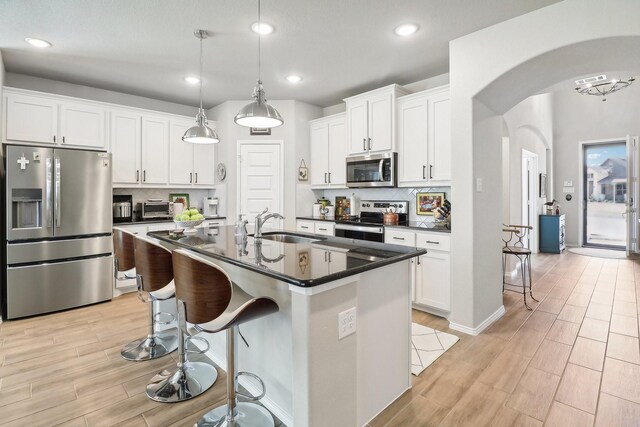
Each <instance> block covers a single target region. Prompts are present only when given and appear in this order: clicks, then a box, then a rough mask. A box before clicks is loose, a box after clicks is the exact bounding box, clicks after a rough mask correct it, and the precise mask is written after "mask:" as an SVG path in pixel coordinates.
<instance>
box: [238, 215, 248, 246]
mask: <svg viewBox="0 0 640 427" xmlns="http://www.w3.org/2000/svg"><path fill="white" fill-rule="evenodd" d="M248 223H249V221H247V220H246V219H242V214H240V215H238V221H237V222H236V232H235V236H236V243H239V242H242V241H243V240H247V224H248Z"/></svg>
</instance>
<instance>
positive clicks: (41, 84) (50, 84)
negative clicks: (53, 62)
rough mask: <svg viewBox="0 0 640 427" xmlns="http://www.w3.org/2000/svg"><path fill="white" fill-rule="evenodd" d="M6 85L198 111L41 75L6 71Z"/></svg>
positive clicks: (167, 110)
mask: <svg viewBox="0 0 640 427" xmlns="http://www.w3.org/2000/svg"><path fill="white" fill-rule="evenodd" d="M4 86H9V87H15V88H20V89H29V90H36V91H39V92H46V93H54V94H56V95H65V96H73V97H76V98H83V99H90V100H92V101H101V102H109V103H113V104H119V105H126V106H129V107H137V108H144V109H148V110H155V111H162V112H164V113H172V114H180V115H184V116H195V114H196V112H197V111H198V108H197V107H193V106H190V105H182V104H175V103H173V102H166V101H159V100H157V99H151V98H144V97H142V96H135V95H129V94H126V93H121V92H113V91H110V90H104V89H97V88H94V87H90V86H82V85H76V84H71V83H65V82H60V81H56V80H49V79H43V78H40V77H33V76H27V75H25V74H15V73H6V79H5V81H4Z"/></svg>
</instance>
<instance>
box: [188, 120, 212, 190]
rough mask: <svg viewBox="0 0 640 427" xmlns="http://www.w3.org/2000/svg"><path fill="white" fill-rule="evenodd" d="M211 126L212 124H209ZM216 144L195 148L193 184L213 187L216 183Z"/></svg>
mask: <svg viewBox="0 0 640 427" xmlns="http://www.w3.org/2000/svg"><path fill="white" fill-rule="evenodd" d="M209 126H212V123H211V122H209ZM215 147H216V145H215V144H199V145H195V146H194V147H193V184H194V185H200V186H207V187H213V186H214V185H215V183H216V159H215Z"/></svg>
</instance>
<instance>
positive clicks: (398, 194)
mask: <svg viewBox="0 0 640 427" xmlns="http://www.w3.org/2000/svg"><path fill="white" fill-rule="evenodd" d="M352 193H354V194H355V195H356V197H357V198H358V199H359V200H362V199H366V200H406V201H408V202H409V221H418V222H430V221H433V216H427V215H418V214H416V194H417V193H445V194H444V196H445V198H446V199H448V200H451V187H424V188H347V189H342V190H314V194H315V195H316V196H317V198H321V197H323V196H324V197H325V198H327V199H329V200H331V204H335V200H336V199H335V198H336V196H345V197H349V196H351V194H352ZM451 210H452V211H455V206H452V207H451ZM298 214H299V215H301V216H302V215H311V206H309V209H308V212H304V213H298Z"/></svg>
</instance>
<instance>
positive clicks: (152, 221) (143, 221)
mask: <svg viewBox="0 0 640 427" xmlns="http://www.w3.org/2000/svg"><path fill="white" fill-rule="evenodd" d="M226 218H227V217H226V216H205V217H204V220H205V221H210V220H214V219H226ZM162 222H173V220H172V219H170V218H168V219H140V220H133V221H122V222H114V223H113V225H114V226H115V227H117V226H119V225H135V224H159V223H162Z"/></svg>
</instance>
